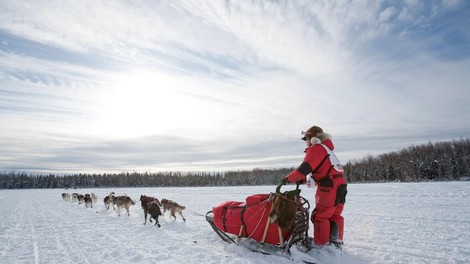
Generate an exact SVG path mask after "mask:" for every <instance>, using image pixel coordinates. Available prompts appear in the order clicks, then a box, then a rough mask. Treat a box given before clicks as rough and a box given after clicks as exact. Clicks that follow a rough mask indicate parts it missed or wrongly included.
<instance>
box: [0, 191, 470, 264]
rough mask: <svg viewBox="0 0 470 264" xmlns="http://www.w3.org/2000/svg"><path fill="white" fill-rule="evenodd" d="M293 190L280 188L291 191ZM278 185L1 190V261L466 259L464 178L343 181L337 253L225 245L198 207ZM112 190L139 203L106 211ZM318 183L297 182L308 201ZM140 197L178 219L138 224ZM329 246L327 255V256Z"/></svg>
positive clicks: (469, 213) (468, 233) (469, 249)
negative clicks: (72, 198)
mask: <svg viewBox="0 0 470 264" xmlns="http://www.w3.org/2000/svg"><path fill="white" fill-rule="evenodd" d="M290 187H291V186H285V187H283V190H284V189H285V188H290ZM274 190H275V186H251V187H246V186H244V187H201V188H172V187H167V188H122V189H118V188H114V189H78V190H63V189H53V190H51V189H48V190H1V191H0V217H1V220H0V260H1V261H0V262H1V263H100V264H105V263H186V264H189V263H233V264H234V263H237V264H239V263H297V262H301V260H308V261H311V262H316V263H470V242H469V241H470V208H469V207H470V182H444V183H442V182H439V183H387V184H350V185H349V186H348V191H349V193H348V197H347V203H346V208H345V212H344V217H345V219H346V224H345V238H344V240H345V245H344V249H343V251H342V252H340V251H331V250H330V251H324V252H320V253H318V252H316V253H315V254H313V253H312V254H310V255H305V254H303V253H301V252H300V251H298V250H296V249H293V252H292V259H294V261H292V260H291V259H287V258H284V257H279V256H269V255H263V254H260V253H254V252H251V251H249V250H247V249H246V248H244V247H241V246H236V245H234V244H227V243H225V242H223V241H222V240H221V239H220V238H219V237H218V236H217V235H216V234H215V233H214V232H213V231H212V229H211V227H210V226H209V224H208V223H207V222H206V220H205V217H204V215H205V213H206V212H207V211H210V210H211V209H212V207H214V206H217V205H219V204H220V203H222V202H223V201H225V200H237V201H242V200H244V199H245V197H247V196H249V195H251V194H257V193H269V192H272V191H274ZM110 191H114V192H116V194H118V195H119V194H124V193H126V194H128V195H129V196H130V197H131V198H133V199H134V200H136V202H137V203H136V205H134V206H133V207H131V210H130V214H131V215H130V216H127V215H126V214H125V213H124V211H123V212H122V214H121V216H118V215H117V213H116V211H113V210H112V209H111V210H109V211H108V210H106V208H105V207H104V205H103V202H102V199H103V197H104V196H105V195H107V194H108V193H109V192H110ZM63 192H79V193H83V194H85V193H91V192H93V193H95V194H97V195H98V197H99V203H98V204H97V205H95V207H94V208H85V207H84V206H83V205H78V204H76V203H70V202H65V201H63V200H62V197H61V194H62V193H63ZM314 192H315V188H311V189H308V188H306V186H303V187H302V195H303V196H304V197H305V198H307V199H309V200H310V201H312V200H313V195H314ZM141 194H146V195H151V196H155V197H157V198H159V199H162V198H167V199H172V200H174V201H176V202H178V203H180V204H182V205H185V206H186V207H187V209H186V212H185V217H186V219H187V222H186V223H185V222H183V221H182V220H181V219H179V218H178V219H177V220H176V221H173V220H171V219H170V218H169V216H168V215H165V216H164V217H161V218H160V223H161V224H162V227H161V228H157V227H155V226H153V225H150V224H147V225H143V212H142V209H141V206H140V202H139V201H138V200H139V197H140V195H141ZM332 252H333V253H334V254H332Z"/></svg>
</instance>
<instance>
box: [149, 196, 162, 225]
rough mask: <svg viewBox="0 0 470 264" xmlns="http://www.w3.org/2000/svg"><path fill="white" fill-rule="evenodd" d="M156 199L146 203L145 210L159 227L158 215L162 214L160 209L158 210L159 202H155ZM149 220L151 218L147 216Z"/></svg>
mask: <svg viewBox="0 0 470 264" xmlns="http://www.w3.org/2000/svg"><path fill="white" fill-rule="evenodd" d="M157 201H158V200H155V201H153V202H150V203H148V204H147V211H148V213H149V215H150V216H151V218H153V219H155V225H157V226H158V227H159V228H160V223H159V222H158V217H159V216H161V215H163V214H162V211H161V210H160V204H159V202H158V203H157ZM149 221H150V222H152V220H151V219H150V218H149Z"/></svg>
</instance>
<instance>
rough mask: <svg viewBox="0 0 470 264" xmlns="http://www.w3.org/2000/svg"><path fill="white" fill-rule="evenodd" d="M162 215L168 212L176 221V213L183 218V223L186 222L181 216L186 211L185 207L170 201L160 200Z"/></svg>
mask: <svg viewBox="0 0 470 264" xmlns="http://www.w3.org/2000/svg"><path fill="white" fill-rule="evenodd" d="M162 206H163V213H165V212H166V211H170V214H171V216H172V217H173V218H174V220H176V215H175V214H176V213H178V214H180V215H181V217H182V218H183V221H185V222H186V219H185V218H184V216H183V211H184V209H186V206H182V205H179V204H177V203H175V202H173V201H172V200H167V199H162Z"/></svg>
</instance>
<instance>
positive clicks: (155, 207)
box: [62, 192, 186, 227]
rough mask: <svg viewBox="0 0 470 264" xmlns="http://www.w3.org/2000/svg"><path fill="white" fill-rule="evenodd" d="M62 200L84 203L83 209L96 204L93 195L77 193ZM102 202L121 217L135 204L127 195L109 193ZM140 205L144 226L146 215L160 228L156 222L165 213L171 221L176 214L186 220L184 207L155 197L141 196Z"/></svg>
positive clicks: (64, 195)
mask: <svg viewBox="0 0 470 264" xmlns="http://www.w3.org/2000/svg"><path fill="white" fill-rule="evenodd" d="M62 199H64V201H66V202H78V204H82V203H84V204H85V207H87V208H88V207H91V208H93V204H96V202H97V199H98V197H97V196H96V195H95V194H94V193H91V194H85V195H82V194H79V193H72V194H69V193H63V194H62ZM103 202H104V205H105V207H106V209H108V210H109V208H110V207H112V208H113V210H115V207H114V205H116V206H117V208H118V215H119V216H120V215H121V208H124V209H126V211H127V215H130V213H129V208H130V207H131V206H132V205H134V204H135V202H134V200H132V199H131V198H130V197H129V196H127V194H124V195H121V196H116V194H115V193H114V192H110V193H109V195H107V196H106V197H104V199H103ZM140 203H141V205H142V209H143V210H144V225H145V224H147V215H149V216H150V217H149V222H152V218H153V219H154V220H155V225H156V226H158V227H161V225H160V223H159V222H158V217H159V216H162V215H163V214H164V213H165V212H166V211H168V212H169V213H170V217H173V220H176V214H179V215H180V216H181V218H182V219H183V221H184V222H186V219H185V218H184V216H183V211H184V209H186V207H185V206H182V205H179V204H178V203H176V202H174V201H172V200H168V199H162V200H161V201H159V200H158V199H157V198H155V197H152V196H147V195H141V196H140ZM162 209H163V212H162Z"/></svg>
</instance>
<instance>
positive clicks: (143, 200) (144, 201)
mask: <svg viewBox="0 0 470 264" xmlns="http://www.w3.org/2000/svg"><path fill="white" fill-rule="evenodd" d="M152 202H155V203H156V204H157V205H158V211H160V206H162V204H161V203H160V201H159V200H158V199H157V198H155V197H152V196H147V195H141V196H140V204H141V205H142V209H143V210H144V225H145V224H147V214H148V213H149V205H150V203H152ZM154 211H155V209H154ZM160 215H162V214H161V211H160ZM151 216H152V215H151ZM157 217H158V216H157ZM149 222H152V218H149ZM158 227H160V224H159V226H158Z"/></svg>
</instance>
